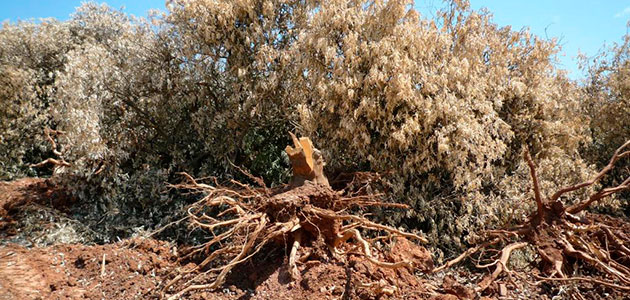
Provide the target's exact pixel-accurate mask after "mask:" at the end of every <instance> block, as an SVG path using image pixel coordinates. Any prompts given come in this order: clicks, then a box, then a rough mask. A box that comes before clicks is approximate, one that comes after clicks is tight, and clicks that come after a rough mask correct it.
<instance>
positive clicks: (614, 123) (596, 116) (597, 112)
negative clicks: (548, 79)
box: [581, 35, 630, 212]
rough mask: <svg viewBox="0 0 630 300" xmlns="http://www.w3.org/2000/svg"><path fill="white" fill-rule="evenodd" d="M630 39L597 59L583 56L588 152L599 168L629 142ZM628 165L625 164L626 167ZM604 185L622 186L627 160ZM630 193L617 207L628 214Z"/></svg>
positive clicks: (624, 39) (609, 49) (625, 175)
mask: <svg viewBox="0 0 630 300" xmlns="http://www.w3.org/2000/svg"><path fill="white" fill-rule="evenodd" d="M629 58H630V35H625V36H624V37H623V40H622V43H615V44H613V45H612V46H610V47H607V48H603V49H602V50H601V51H600V52H599V53H598V54H597V55H595V57H592V58H588V57H586V56H582V59H581V64H582V68H583V69H584V70H586V71H587V72H588V76H587V78H586V80H585V84H584V87H583V88H584V92H585V94H586V98H585V101H584V107H585V109H586V114H587V115H588V116H589V117H590V129H591V134H592V137H593V143H592V145H591V146H590V147H588V148H587V149H586V150H587V151H586V153H587V157H588V158H589V159H590V160H591V161H592V162H594V163H596V164H598V165H599V166H603V165H606V164H607V163H608V159H607V158H608V157H610V156H611V155H612V153H613V152H614V151H615V149H617V148H618V147H619V146H620V145H622V144H623V143H624V142H626V141H627V140H629V139H630V81H628V78H629V77H630V59H629ZM624 163H625V164H624ZM620 166H621V167H620V168H617V169H615V170H614V171H613V172H612V174H611V175H610V176H608V177H607V178H605V181H604V182H603V184H604V185H607V186H609V185H613V184H619V182H617V180H619V179H624V178H627V177H628V175H630V171H629V169H628V167H630V162H629V161H628V160H625V161H622V162H621V163H620ZM627 199H630V194H629V193H627V192H626V193H622V194H621V195H620V197H619V198H618V199H615V200H616V201H618V202H617V203H616V204H623V205H624V206H625V207H626V209H625V210H626V212H628V211H630V209H629V208H628V207H629V206H628V205H627V201H625V200H627Z"/></svg>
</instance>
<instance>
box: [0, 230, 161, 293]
mask: <svg viewBox="0 0 630 300" xmlns="http://www.w3.org/2000/svg"><path fill="white" fill-rule="evenodd" d="M171 253H172V252H171V248H170V247H169V245H168V244H167V243H164V242H158V241H155V240H140V239H136V240H129V241H125V242H121V243H117V244H109V245H104V246H84V245H56V246H52V247H46V248H32V249H27V248H24V247H21V246H17V245H7V246H4V247H0V266H2V267H1V268H0V299H148V298H152V297H153V298H157V296H156V295H157V293H156V291H157V290H156V288H157V286H158V285H159V284H160V282H162V281H163V278H164V276H165V275H166V274H167V272H168V270H170V269H171V267H172V266H173V262H172V255H171Z"/></svg>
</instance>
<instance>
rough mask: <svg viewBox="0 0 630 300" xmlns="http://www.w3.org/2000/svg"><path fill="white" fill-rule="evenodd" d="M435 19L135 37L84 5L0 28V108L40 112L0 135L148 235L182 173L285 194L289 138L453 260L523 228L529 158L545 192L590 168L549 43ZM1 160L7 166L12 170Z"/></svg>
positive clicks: (194, 14)
mask: <svg viewBox="0 0 630 300" xmlns="http://www.w3.org/2000/svg"><path fill="white" fill-rule="evenodd" d="M446 3H447V6H446V8H445V9H443V10H442V11H440V12H438V13H437V16H438V17H437V18H434V19H430V18H426V17H423V16H420V15H419V14H418V13H417V12H415V11H414V10H413V9H411V4H412V3H411V2H410V1H402V0H390V1H363V0H356V1H341V0H332V1H297V0H277V1H267V0H264V1H263V0H256V1H255V0H248V1H218V0H217V1H195V0H173V1H169V2H168V10H169V11H168V13H166V14H164V15H161V16H160V15H155V16H153V17H150V18H149V19H148V20H145V19H136V18H132V17H129V16H127V15H125V14H124V13H122V12H120V11H116V10H112V9H111V8H108V7H106V6H101V5H95V4H85V5H83V6H82V7H80V8H79V9H78V10H77V12H76V13H75V14H74V15H73V17H72V18H71V19H70V20H69V21H67V22H53V21H50V22H44V23H40V24H35V23H19V24H15V25H5V27H3V30H2V31H0V41H3V42H2V43H1V44H0V51H2V56H1V57H2V58H1V59H2V65H1V68H0V71H1V72H3V73H6V74H10V76H12V77H11V79H8V80H10V82H14V83H15V84H13V85H11V87H10V88H8V89H5V90H6V91H5V90H0V93H2V94H0V96H1V97H2V101H14V102H11V103H16V104H17V107H18V108H21V107H27V105H26V104H22V103H26V102H28V103H31V104H30V105H32V106H33V107H35V109H34V110H33V111H37V113H35V114H33V116H30V117H27V116H28V115H20V114H17V113H15V108H11V109H12V110H11V112H10V114H12V116H13V117H11V118H10V119H11V121H9V122H17V121H15V120H18V119H19V120H21V121H19V122H21V123H20V124H22V123H23V124H25V125H11V124H17V123H0V124H2V126H3V128H11V129H12V130H14V132H15V133H21V132H29V131H27V128H35V129H37V130H41V131H39V132H43V128H42V127H45V126H50V127H53V129H59V130H62V131H64V132H65V133H64V134H63V135H60V136H59V137H57V139H58V141H59V144H60V145H61V147H62V149H63V151H62V152H63V153H62V154H63V156H64V159H66V160H67V161H68V162H69V163H70V164H71V166H70V167H68V168H63V169H57V171H58V174H59V175H60V176H59V178H61V179H62V180H65V182H66V183H67V184H69V186H71V187H72V190H73V191H74V193H75V195H77V196H78V197H79V198H82V199H84V200H90V201H89V202H92V203H98V205H99V206H101V207H102V208H101V209H102V210H110V211H112V210H116V207H119V209H118V210H119V211H125V212H133V210H137V211H138V212H141V213H143V214H144V216H149V217H153V218H155V219H156V220H159V219H160V216H163V215H164V214H165V213H166V212H167V211H168V209H172V207H171V208H168V209H163V207H164V206H163V205H178V204H172V203H170V204H169V203H165V202H166V201H161V200H164V199H165V198H167V196H166V195H165V194H164V193H163V192H164V182H165V181H170V182H173V181H177V180H178V178H177V177H176V172H178V171H187V172H189V173H191V174H192V175H193V176H208V175H215V176H219V177H221V178H223V179H226V178H230V177H234V176H238V175H236V174H238V173H237V172H234V171H233V170H234V169H233V168H232V164H235V165H238V166H244V167H245V168H248V169H250V170H252V171H253V172H254V175H263V176H264V177H265V178H266V180H267V181H268V182H267V183H269V184H275V183H279V182H283V181H285V180H286V177H287V174H286V169H287V167H288V163H287V161H286V158H284V157H283V156H282V151H281V149H283V148H284V147H285V145H287V144H288V143H289V137H288V136H287V131H290V130H298V131H301V133H302V134H304V135H308V136H310V137H311V138H312V139H313V140H314V142H315V144H316V145H317V146H318V148H320V149H322V151H324V155H325V157H326V160H327V161H329V162H330V164H329V168H328V171H329V172H330V173H331V174H332V175H335V173H339V172H341V171H363V170H368V171H369V170H373V171H377V172H382V173H385V172H387V174H388V175H387V176H386V178H387V180H388V181H389V185H390V186H391V187H392V194H391V195H392V197H393V198H395V200H397V201H402V202H406V203H408V204H411V205H412V206H413V207H414V210H410V211H407V212H402V213H394V214H387V217H388V218H389V219H390V221H391V222H395V223H397V224H403V225H406V226H409V227H413V228H420V229H422V230H424V231H426V232H428V234H429V236H430V238H431V240H432V242H433V243H434V244H435V245H438V244H439V245H440V246H442V247H443V248H453V247H457V246H461V243H462V242H463V241H464V238H465V237H474V233H475V232H476V231H478V230H479V229H482V228H485V227H487V226H495V225H497V224H499V223H506V222H511V221H513V220H514V219H518V218H521V217H522V216H523V213H524V212H525V209H526V207H523V204H524V203H531V201H524V200H525V198H527V197H528V195H529V189H530V188H529V182H530V180H529V178H528V173H527V172H528V170H527V168H526V166H525V164H524V163H522V159H521V155H522V152H523V149H524V148H525V147H527V148H529V149H530V151H531V152H532V154H533V156H534V157H535V160H536V161H537V162H538V163H539V164H540V169H541V170H540V171H539V173H540V177H541V184H542V186H543V188H544V189H548V190H550V189H553V190H555V189H556V188H557V187H558V186H559V185H564V184H566V183H573V182H576V181H578V180H580V179H583V178H584V176H585V175H587V174H588V173H589V172H591V167H589V166H587V165H586V164H585V163H584V161H583V160H582V159H581V156H580V153H579V151H578V150H579V149H580V147H582V146H585V145H588V143H589V137H588V133H587V126H586V123H587V122H585V120H586V117H585V116H584V114H583V112H582V111H581V109H582V106H580V102H579V101H580V98H581V97H582V93H581V91H580V89H579V88H578V87H577V86H576V85H575V84H574V83H573V82H571V81H570V80H568V79H567V78H566V77H565V76H564V74H562V73H561V72H558V71H557V70H556V69H555V68H554V65H553V62H554V56H555V53H556V51H557V50H558V45H557V43H556V41H555V40H543V39H540V38H538V37H536V36H533V35H531V34H530V33H529V32H528V31H527V30H521V31H512V30H511V29H510V28H499V27H498V26H497V25H495V24H493V23H492V18H491V15H490V14H489V13H488V12H485V11H473V10H471V9H470V8H469V5H468V2H467V1H448V2H446ZM41 34H43V35H45V36H44V37H40V36H39V35H41ZM51 40H54V41H62V42H51ZM38 43H41V45H40V44H38ZM20 45H22V46H23V45H30V46H28V47H30V48H33V49H34V50H33V51H32V52H28V51H22V50H20V48H19V47H22V46H20ZM5 53H8V54H5ZM29 53H30V54H29ZM6 78H9V77H6ZM42 87H45V89H42ZM40 90H43V91H45V93H40V92H39V91H40ZM33 93H35V94H37V95H38V96H37V97H35V96H33V95H34V94H33ZM38 93H39V94H38ZM7 99H13V100H7ZM15 99H19V101H22V102H19V103H18V102H15ZM24 101H26V102H24ZM18 115H19V117H18ZM5 124H9V125H5ZM15 133H11V134H10V135H6V136H7V137H9V138H11V139H13V140H15V139H16V137H17V135H16V134H15ZM9 138H6V137H5V135H4V134H3V139H2V141H0V146H1V145H9V144H10V143H12V142H5V141H8V140H9ZM2 143H5V144H2ZM38 143H39V145H41V144H42V143H43V141H42V139H41V138H40V140H39V142H38ZM35 144H36V143H35ZM30 145H33V143H31V142H28V141H27V142H25V143H24V144H23V145H21V146H20V147H22V148H24V147H31V146H30ZM0 149H2V148H0ZM11 149H16V150H15V152H13V153H15V154H12V157H15V158H11V159H12V160H11V161H10V162H9V163H8V164H10V165H13V166H15V165H21V164H22V165H23V161H24V159H23V158H20V157H25V154H24V153H26V152H25V151H23V150H19V149H21V148H19V147H15V148H11ZM48 154H50V153H48ZM26 156H28V155H26ZM31 156H32V155H31ZM39 156H40V157H38V159H41V158H44V157H45V155H44V156H43V155H39ZM36 161H37V160H35V161H34V162H36ZM8 164H7V165H8ZM571 197H579V195H572V196H571ZM121 208H122V209H121ZM384 215H385V214H384ZM438 233H439V235H438Z"/></svg>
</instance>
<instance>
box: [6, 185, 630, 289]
mask: <svg viewBox="0 0 630 300" xmlns="http://www.w3.org/2000/svg"><path fill="white" fill-rule="evenodd" d="M70 204H72V202H71V201H69V200H68V198H67V197H65V196H64V193H61V192H60V191H57V190H56V189H55V187H54V185H53V184H51V183H50V182H48V181H46V180H44V179H22V180H18V181H14V182H0V300H4V299H166V298H168V297H169V296H171V295H173V294H175V293H176V292H177V291H179V290H181V289H182V288H183V286H184V285H185V284H191V283H192V284H196V283H203V280H204V278H203V276H201V277H196V278H195V279H192V278H193V276H189V277H186V276H184V277H185V278H184V280H180V281H178V282H177V283H176V284H173V285H171V286H169V283H170V282H172V280H173V279H174V278H175V277H176V276H177V274H181V273H182V271H184V270H190V269H192V268H193V267H194V266H195V262H194V261H183V260H181V259H178V258H179V257H181V254H182V253H183V252H185V251H186V250H185V248H186V246H185V245H176V244H174V243H172V242H169V241H159V240H155V239H152V238H149V237H142V236H137V237H133V238H130V239H123V240H120V241H118V242H116V243H111V244H105V245H86V244H81V243H78V242H76V241H74V242H73V240H72V239H70V242H65V241H67V239H65V240H64V239H60V241H61V242H57V243H48V244H46V245H48V246H44V247H38V246H37V245H38V243H35V242H33V243H27V242H23V241H25V240H29V239H31V238H33V239H34V237H30V238H29V237H28V235H29V234H31V235H32V234H34V233H36V234H39V235H41V232H45V233H46V234H48V235H50V234H51V232H52V233H54V234H53V236H62V235H61V234H59V230H60V229H59V228H61V227H63V226H61V227H60V226H59V225H55V222H56V220H57V219H54V218H52V219H46V218H40V219H41V220H40V219H38V220H39V221H38V222H39V223H37V224H36V226H37V227H42V228H53V229H55V230H52V231H51V230H49V231H24V230H23V228H25V225H24V224H22V223H24V222H25V220H24V218H25V215H28V214H25V213H24V212H25V211H35V210H45V209H53V210H55V211H57V212H58V213H59V214H61V215H63V212H64V207H65V206H67V205H70ZM32 221H33V220H29V222H32ZM75 234H76V232H75ZM19 241H22V242H19ZM25 245H26V247H25ZM387 245H388V246H383V247H382V248H380V249H375V250H376V251H375V252H376V253H375V254H374V255H375V256H377V257H378V259H380V260H382V261H398V260H400V259H405V260H408V261H413V262H414V265H415V266H417V267H416V269H415V270H410V269H406V268H399V269H388V268H381V267H376V266H374V265H373V264H371V263H370V262H367V261H366V260H365V259H362V257H361V255H359V254H357V255H349V256H346V257H344V258H339V257H335V258H333V257H329V256H326V255H321V256H320V257H319V258H318V259H313V260H308V261H305V262H303V263H301V264H299V266H298V268H299V273H300V276H301V277H300V278H299V279H298V280H296V281H292V280H290V275H289V272H288V270H287V258H286V257H287V253H286V252H287V248H286V247H285V248H283V247H271V246H270V247H269V249H267V250H265V251H262V252H261V254H260V255H257V256H256V257H255V258H254V259H253V260H251V261H249V262H247V263H245V264H242V265H239V266H238V267H236V268H235V269H234V270H233V271H232V272H231V274H230V275H229V276H228V278H227V280H226V283H225V284H224V285H223V287H222V288H220V289H218V290H215V291H207V290H198V291H193V292H191V293H186V294H184V295H183V297H182V298H183V299H602V298H605V295H608V298H610V299H630V297H628V296H626V295H624V294H606V293H605V291H604V292H601V291H599V289H597V287H593V286H591V287H590V290H591V291H593V292H591V293H588V292H584V293H582V292H579V291H585V289H584V287H583V286H581V287H578V286H577V285H571V284H562V285H555V284H552V283H545V284H540V285H532V284H528V283H527V281H528V280H529V279H528V278H524V279H519V280H516V281H514V280H512V279H510V280H509V281H508V280H506V281H502V282H500V283H499V284H497V285H496V286H495V287H493V288H491V289H489V292H488V297H481V298H479V296H478V295H476V294H475V293H474V292H473V288H474V282H478V281H479V279H480V278H481V277H482V276H483V273H482V272H478V273H472V272H470V271H469V270H468V269H466V268H463V267H454V268H450V269H448V270H446V271H443V272H440V273H437V274H431V275H428V274H426V271H427V270H429V269H431V268H432V267H433V262H432V260H431V255H430V252H429V251H428V250H426V249H425V248H423V247H421V246H418V245H416V244H415V243H412V242H410V241H408V240H406V239H404V238H398V239H396V240H395V241H393V242H392V243H387ZM307 250H308V249H307ZM305 251H306V250H305ZM530 279H531V278H530ZM578 288H581V290H580V289H578ZM588 290H589V289H588V287H587V289H586V291H588ZM571 291H573V293H571ZM575 291H578V292H579V293H581V294H582V295H583V296H581V297H582V298H575V297H574V296H572V295H575ZM595 291H596V292H597V293H596V292H595Z"/></svg>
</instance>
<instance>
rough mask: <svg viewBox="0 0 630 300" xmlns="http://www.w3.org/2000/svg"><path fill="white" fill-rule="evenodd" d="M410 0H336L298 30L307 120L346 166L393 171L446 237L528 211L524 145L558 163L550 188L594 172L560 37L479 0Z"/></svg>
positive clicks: (404, 192)
mask: <svg viewBox="0 0 630 300" xmlns="http://www.w3.org/2000/svg"><path fill="white" fill-rule="evenodd" d="M410 4H411V2H409V1H375V2H369V3H364V2H361V1H356V2H351V4H348V3H347V2H346V1H328V2H327V3H326V4H322V6H321V9H320V10H319V11H318V12H317V13H315V14H314V15H313V17H312V19H311V20H310V23H309V24H308V27H307V28H306V29H305V32H304V33H303V34H302V35H301V38H300V39H299V40H298V41H297V43H296V48H297V49H298V51H299V53H300V56H299V57H300V75H302V76H296V78H298V79H299V80H300V81H303V83H300V86H303V87H305V89H306V92H301V93H298V94H297V95H299V96H301V99H302V100H301V101H300V104H301V106H300V108H301V110H300V113H301V115H300V117H301V124H302V125H303V128H304V131H305V132H306V133H307V134H309V135H312V136H314V137H317V138H316V142H317V143H318V144H320V145H322V149H324V151H327V153H326V154H327V157H331V158H332V160H331V162H330V163H331V166H332V167H333V168H336V169H342V170H343V169H348V168H351V167H353V166H355V165H367V166H369V167H368V168H371V169H373V170H376V171H393V172H394V178H393V179H392V181H393V183H394V192H395V194H396V195H398V197H402V198H403V199H405V200H404V201H407V202H408V203H410V204H412V205H413V206H414V207H415V208H416V212H417V215H415V216H407V217H413V219H416V220H419V221H421V222H423V223H425V224H427V223H428V224H427V225H425V226H428V227H429V228H427V229H429V230H431V232H432V233H433V234H436V233H437V232H441V233H442V234H443V233H445V232H449V234H448V235H447V236H453V237H455V238H454V239H450V238H448V237H447V238H446V240H442V241H441V242H440V243H447V244H450V243H459V238H457V237H456V236H460V235H461V234H462V233H463V232H464V231H466V230H468V229H470V228H478V227H479V226H483V223H487V222H492V223H496V222H499V221H504V222H505V221H507V220H508V219H509V217H507V216H506V215H509V214H516V216H515V217H516V218H519V217H520V216H519V215H520V213H518V212H514V211H513V209H514V207H515V206H514V205H513V204H515V203H521V201H522V200H524V199H525V197H524V195H525V193H524V191H525V189H526V188H527V186H528V184H529V181H528V177H527V174H528V170H527V167H526V165H525V164H523V163H521V155H520V153H521V149H522V145H524V144H528V145H530V147H531V148H532V153H533V155H534V156H536V157H537V158H538V159H539V160H540V163H541V164H544V166H545V168H541V170H543V171H541V172H542V174H541V185H543V187H544V188H555V187H558V186H560V185H563V184H567V183H569V182H572V181H575V180H581V179H583V176H586V175H587V174H588V171H589V168H588V167H587V166H586V164H585V163H583V162H582V160H581V158H580V156H579V154H578V147H579V146H580V145H582V144H583V143H587V142H588V136H587V135H586V133H587V132H586V126H585V125H584V122H583V119H584V117H583V116H582V115H580V114H579V93H578V89H577V87H575V86H574V85H573V84H572V83H571V82H570V81H569V80H568V79H567V78H566V77H564V75H563V74H560V73H558V72H557V71H556V70H555V68H554V66H553V61H554V55H555V53H556V51H557V50H558V45H557V43H556V41H555V40H542V39H540V38H538V37H536V36H532V35H531V34H530V33H529V32H528V31H526V30H522V31H512V30H510V28H499V27H497V26H496V25H495V24H493V23H492V21H491V15H490V14H489V13H487V12H483V11H481V12H477V11H472V10H470V8H469V5H468V2H467V1H453V2H451V6H450V7H449V8H447V9H446V10H444V11H442V12H440V13H438V16H439V17H438V19H436V20H431V19H426V18H422V17H420V19H418V13H416V12H414V11H413V10H412V9H409V5H410ZM574 174H577V176H576V175H574ZM559 175H563V176H559ZM558 179H560V180H559V181H558ZM564 180H566V181H564ZM489 191H490V192H489ZM440 192H442V193H443V194H442V195H437V194H438V193H440ZM453 193H454V194H453ZM447 194H451V196H449V197H445V196H444V195H447ZM449 198H450V199H449ZM453 198H455V199H453ZM506 202H507V205H506ZM456 207H461V208H460V209H457V208H456ZM454 210H455V212H456V214H455V215H458V214H459V215H461V218H458V219H457V220H455V218H454V216H455V215H454V214H452V212H453V211H454ZM440 211H448V212H449V213H445V214H442V213H441V212H440ZM472 215H475V216H476V217H475V218H471V217H472ZM500 215H502V216H506V217H503V219H502V220H499V218H498V217H497V216H500ZM478 220H481V222H479V221H478ZM412 222H413V223H416V222H415V221H412ZM433 238H434V241H435V242H437V238H438V236H437V235H434V236H433Z"/></svg>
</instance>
